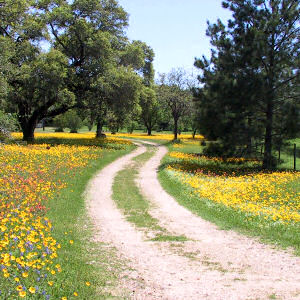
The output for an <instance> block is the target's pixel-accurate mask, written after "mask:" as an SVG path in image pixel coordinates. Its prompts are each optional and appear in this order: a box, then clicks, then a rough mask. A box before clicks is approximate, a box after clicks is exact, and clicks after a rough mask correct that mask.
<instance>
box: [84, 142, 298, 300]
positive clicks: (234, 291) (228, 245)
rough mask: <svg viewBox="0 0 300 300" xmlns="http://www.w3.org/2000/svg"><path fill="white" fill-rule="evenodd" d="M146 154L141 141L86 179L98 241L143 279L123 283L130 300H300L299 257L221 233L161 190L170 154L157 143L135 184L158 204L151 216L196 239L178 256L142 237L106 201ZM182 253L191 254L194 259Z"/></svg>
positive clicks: (229, 233)
mask: <svg viewBox="0 0 300 300" xmlns="http://www.w3.org/2000/svg"><path fill="white" fill-rule="evenodd" d="M145 151H146V149H145V147H144V146H139V148H138V149H137V150H135V151H134V152H133V153H131V154H128V155H126V156H124V157H122V158H120V159H118V160H116V161H115V162H113V163H112V164H110V165H109V166H107V167H106V168H104V169H103V170H102V171H101V172H100V173H99V174H98V175H97V176H96V177H95V178H94V179H93V181H92V182H91V184H90V188H89V197H88V198H89V202H88V203H89V212H90V215H91V216H92V218H93V220H94V222H95V225H96V228H97V229H98V235H97V238H98V239H99V241H104V242H108V243H110V244H112V245H113V246H115V247H116V248H117V249H118V251H119V252H120V253H121V254H122V255H123V256H124V257H126V258H128V259H129V261H130V265H131V267H132V268H134V269H135V270H136V271H137V274H138V275H137V277H138V278H139V280H140V281H142V282H144V284H143V286H141V285H136V286H129V287H128V288H129V289H131V290H132V289H134V290H135V291H134V292H133V293H132V296H131V298H132V299H149V300H150V299H232V300H234V299H269V296H270V295H272V294H276V295H277V296H280V297H281V299H300V285H299V282H300V260H299V258H297V257H293V256H292V255H290V254H288V253H285V252H281V251H277V250H274V249H271V248H270V247H269V246H265V245H262V244H260V243H258V242H256V241H254V240H253V239H250V238H246V237H243V236H240V235H238V234H236V233H234V232H231V231H229V232H227V231H220V230H218V229H217V228H216V227H215V226H214V225H212V224H210V223H208V222H206V221H203V220H202V219H200V218H199V217H196V216H194V215H193V214H192V213H190V212H189V211H187V210H186V209H184V208H183V207H181V206H180V205H178V204H177V202H176V201H175V200H174V199H173V198H172V197H170V196H169V195H168V194H167V193H165V192H164V190H163V189H162V188H161V186H160V184H159V182H158V180H157V173H156V170H157V167H158V166H159V163H160V160H161V158H162V157H163V156H164V154H165V153H166V152H167V150H166V148H165V147H158V151H157V152H156V154H155V155H154V157H153V158H151V159H150V160H149V161H148V162H147V163H146V164H145V165H144V166H143V168H142V169H141V172H140V176H139V186H140V188H141V190H142V192H143V194H145V196H146V197H147V198H148V199H149V200H150V201H152V202H153V203H155V206H156V208H155V209H153V210H152V212H151V213H152V214H153V216H154V217H156V218H158V219H159V220H161V223H162V226H163V227H165V228H167V229H168V230H170V231H171V232H174V233H176V234H185V235H186V236H187V237H189V238H191V239H193V240H195V241H189V242H185V243H184V249H183V251H180V250H179V254H175V253H174V251H173V250H171V247H169V243H167V242H164V243H160V242H150V241H146V240H145V236H144V235H143V233H142V232H140V231H138V230H136V228H134V226H132V225H131V224H130V223H128V222H127V221H126V220H125V218H124V216H123V215H122V214H121V212H120V211H119V210H118V209H117V208H116V205H115V203H114V202H113V200H112V199H111V195H112V184H113V180H114V177H115V176H116V174H117V173H118V172H119V171H120V170H122V169H123V168H125V167H126V166H128V165H129V164H130V162H131V159H132V158H133V157H135V156H137V155H139V154H141V153H143V152H145ZM180 252H193V253H194V254H196V256H195V255H193V257H194V258H195V259H189V258H188V257H185V256H184V255H182V253H180Z"/></svg>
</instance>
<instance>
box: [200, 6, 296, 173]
mask: <svg viewBox="0 0 300 300" xmlns="http://www.w3.org/2000/svg"><path fill="white" fill-rule="evenodd" d="M223 6H224V7H225V8H229V9H230V10H231V11H232V14H233V18H232V19H231V20H230V21H229V22H228V26H227V27H225V26H224V25H223V24H222V23H221V21H218V23H217V24H213V25H209V28H208V32H207V33H208V35H209V36H210V38H211V43H212V46H213V47H214V50H213V51H212V57H211V60H209V61H208V60H207V59H205V58H203V59H200V60H197V61H196V63H195V64H196V66H197V67H199V68H200V69H202V71H203V75H202V76H200V79H201V81H202V83H203V84H204V88H203V89H202V90H198V94H197V98H198V99H199V101H200V114H201V117H202V118H201V124H202V125H201V126H202V129H203V130H204V131H205V132H204V133H205V134H206V135H208V136H210V137H211V138H217V139H222V136H224V133H225V132H226V133H227V134H226V140H227V141H228V142H227V145H226V142H225V139H224V138H223V146H224V149H225V150H226V149H227V150H228V149H230V146H229V145H228V143H232V144H235V145H236V146H242V145H244V146H245V149H248V150H249V151H250V148H251V147H252V144H253V140H260V139H261V140H263V144H264V148H265V152H264V158H263V167H264V168H272V167H273V166H274V160H273V157H272V149H273V139H274V137H276V136H278V135H282V133H283V132H284V131H285V129H284V127H286V126H287V124H286V123H285V124H284V123H281V121H280V120H283V119H282V116H283V114H284V109H283V108H284V107H285V106H286V105H287V106H289V107H290V108H292V107H294V106H295V105H296V102H297V101H299V95H298V96H297V95H294V96H293V99H292V98H291V97H290V91H291V88H292V86H295V85H297V82H298V83H299V47H300V45H299V30H300V27H299V2H298V1H294V0H265V1H262V0H251V1H233V0H232V1H231V0H230V1H223ZM292 110H293V109H291V111H292ZM210 116H211V118H210ZM212 116H213V118H212ZM236 149H237V148H235V150H236ZM232 150H233V149H232V147H231V151H232ZM233 152H234V151H233Z"/></svg>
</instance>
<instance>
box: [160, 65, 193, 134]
mask: <svg viewBox="0 0 300 300" xmlns="http://www.w3.org/2000/svg"><path fill="white" fill-rule="evenodd" d="M158 99H159V101H160V102H161V104H162V106H163V107H164V109H166V110H167V111H168V112H169V114H171V116H172V118H173V121H174V140H177V137H178V124H179V120H180V119H181V118H182V117H183V116H184V115H185V114H187V113H188V111H189V109H190V106H191V105H192V93H191V90H190V87H189V80H188V78H187V75H186V72H185V71H184V70H182V69H177V70H175V69H173V70H172V71H171V72H170V73H169V74H161V78H160V85H159V87H158Z"/></svg>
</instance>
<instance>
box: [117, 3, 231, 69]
mask: <svg viewBox="0 0 300 300" xmlns="http://www.w3.org/2000/svg"><path fill="white" fill-rule="evenodd" d="M118 2H119V3H120V5H121V6H122V7H123V8H124V9H125V11H127V12H128V13H129V15H130V16H129V28H128V31H127V32H128V36H129V38H130V39H132V40H141V41H143V42H146V43H147V44H148V45H149V46H151V47H152V48H153V49H154V52H155V61H154V68H155V70H156V73H158V72H159V73H167V72H169V71H170V70H171V69H172V68H177V67H183V68H185V69H187V70H189V71H192V69H193V63H194V58H195V57H202V55H205V56H208V57H209V56H210V43H209V38H208V37H207V36H206V34H205V32H206V28H207V24H206V22H207V20H209V21H210V22H212V23H214V22H215V21H216V20H217V19H218V18H220V19H221V20H222V21H223V22H225V23H227V20H228V19H229V18H230V12H229V10H225V9H223V8H222V5H221V3H222V1H221V0H119V1H118Z"/></svg>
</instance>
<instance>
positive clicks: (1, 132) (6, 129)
mask: <svg viewBox="0 0 300 300" xmlns="http://www.w3.org/2000/svg"><path fill="white" fill-rule="evenodd" d="M17 129H18V125H17V119H16V117H15V116H14V115H12V114H8V113H5V112H4V111H1V110H0V141H5V140H7V139H9V138H10V132H11V131H14V130H17Z"/></svg>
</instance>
